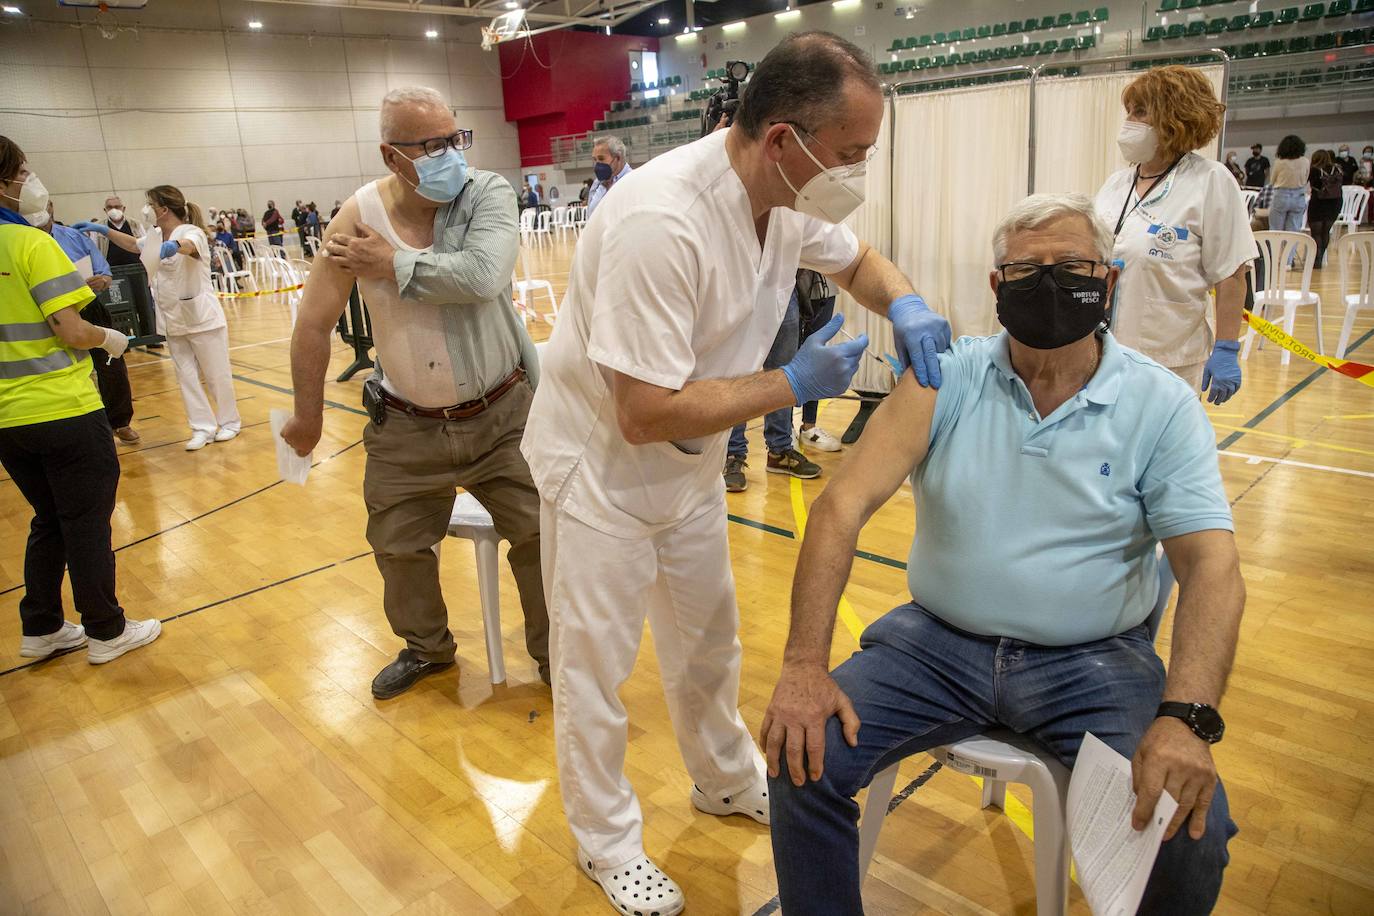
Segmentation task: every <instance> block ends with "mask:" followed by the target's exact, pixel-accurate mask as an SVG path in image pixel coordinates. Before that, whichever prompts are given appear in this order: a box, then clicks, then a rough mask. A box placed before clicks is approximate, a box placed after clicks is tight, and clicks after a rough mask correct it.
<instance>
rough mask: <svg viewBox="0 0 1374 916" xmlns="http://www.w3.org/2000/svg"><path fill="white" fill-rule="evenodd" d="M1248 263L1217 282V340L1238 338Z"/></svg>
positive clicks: (1243, 308)
mask: <svg viewBox="0 0 1374 916" xmlns="http://www.w3.org/2000/svg"><path fill="white" fill-rule="evenodd" d="M1249 270H1250V265H1249V263H1246V264H1242V265H1241V266H1240V267H1239V268H1238V269H1237V270H1236V272H1235V273H1233V274H1231V276H1229V277H1227V278H1226V279H1225V280H1222V281H1221V282H1220V283H1218V284H1217V340H1239V339H1240V324H1241V317H1240V316H1241V313H1242V312H1244V311H1245V275H1246V273H1248V272H1249Z"/></svg>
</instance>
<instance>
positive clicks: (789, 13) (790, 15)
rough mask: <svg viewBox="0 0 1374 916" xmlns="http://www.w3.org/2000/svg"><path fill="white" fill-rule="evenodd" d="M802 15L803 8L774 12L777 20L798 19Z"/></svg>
mask: <svg viewBox="0 0 1374 916" xmlns="http://www.w3.org/2000/svg"><path fill="white" fill-rule="evenodd" d="M800 15H801V10H783V11H782V12H781V13H774V14H773V18H774V19H777V20H783V19H796V18H797V17H798V16H800Z"/></svg>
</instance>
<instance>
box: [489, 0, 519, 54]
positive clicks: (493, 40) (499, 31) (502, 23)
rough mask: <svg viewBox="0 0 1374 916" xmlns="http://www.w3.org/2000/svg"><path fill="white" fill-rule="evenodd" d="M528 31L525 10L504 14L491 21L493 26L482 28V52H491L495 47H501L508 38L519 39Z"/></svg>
mask: <svg viewBox="0 0 1374 916" xmlns="http://www.w3.org/2000/svg"><path fill="white" fill-rule="evenodd" d="M526 29H527V26H526V25H525V11H524V10H523V9H518V10H511V11H510V12H509V13H502V14H501V15H500V16H497V17H496V18H495V19H493V20H492V21H491V25H489V26H486V25H484V26H482V50H483V51H490V50H491V49H492V47H493V46H494V45H499V44H500V43H501V42H503V41H505V40H506V39H507V38H518V37H519V36H520V35H522V34H525V30H526Z"/></svg>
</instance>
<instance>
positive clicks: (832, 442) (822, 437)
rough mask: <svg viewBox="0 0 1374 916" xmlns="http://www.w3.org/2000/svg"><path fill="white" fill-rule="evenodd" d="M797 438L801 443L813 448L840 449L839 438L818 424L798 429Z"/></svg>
mask: <svg viewBox="0 0 1374 916" xmlns="http://www.w3.org/2000/svg"><path fill="white" fill-rule="evenodd" d="M797 439H798V440H799V441H800V442H801V443H802V444H804V445H808V446H810V447H811V448H814V449H819V450H820V451H822V452H838V451H839V450H840V440H839V439H836V438H835V437H834V436H832V435H830V433H828V432H826V431H825V430H823V429H821V428H820V427H819V426H813V427H811V428H810V429H801V430H798V431H797Z"/></svg>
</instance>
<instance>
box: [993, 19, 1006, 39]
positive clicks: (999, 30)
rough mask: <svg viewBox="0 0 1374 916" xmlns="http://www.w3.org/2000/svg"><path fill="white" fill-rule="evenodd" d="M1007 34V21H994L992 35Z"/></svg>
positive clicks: (995, 36)
mask: <svg viewBox="0 0 1374 916" xmlns="http://www.w3.org/2000/svg"><path fill="white" fill-rule="evenodd" d="M1005 34H1007V24H1006V23H1005V22H994V23H993V24H992V35H993V37H994V38H997V37H999V36H1002V35H1005Z"/></svg>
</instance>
